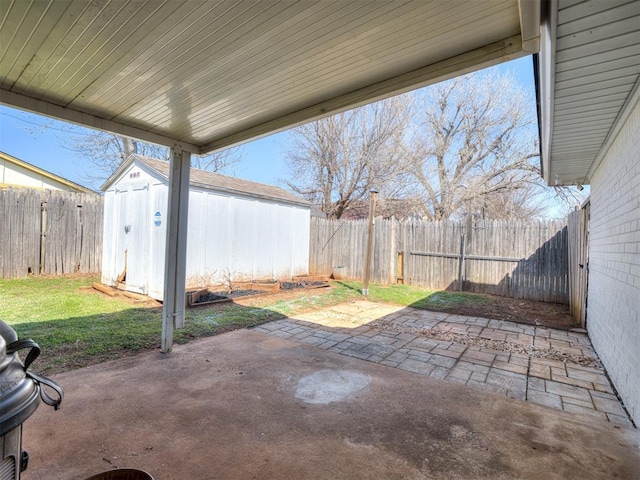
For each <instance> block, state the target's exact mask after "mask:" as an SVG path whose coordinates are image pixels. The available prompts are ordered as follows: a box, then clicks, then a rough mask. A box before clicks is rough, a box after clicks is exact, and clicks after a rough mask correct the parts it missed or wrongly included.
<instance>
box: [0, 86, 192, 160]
mask: <svg viewBox="0 0 640 480" xmlns="http://www.w3.org/2000/svg"><path fill="white" fill-rule="evenodd" d="M0 103H1V104H4V105H7V106H10V107H15V108H19V109H21V110H26V111H29V112H33V113H38V114H40V115H44V116H47V117H51V118H55V119H57V120H64V121H67V122H71V123H75V124H76V125H80V126H82V127H87V128H93V129H96V130H102V131H104V132H109V133H113V134H115V135H122V136H124V137H130V138H135V139H137V140H142V141H144V142H149V143H155V144H158V145H164V146H167V147H170V148H177V149H179V150H184V151H187V152H191V153H196V154H199V153H200V147H199V146H197V145H193V144H190V143H185V142H181V141H179V140H176V139H174V138H171V137H167V136H164V135H159V134H156V133H151V132H148V131H146V130H143V129H141V128H137V127H133V126H130V125H125V124H123V123H119V122H114V121H113V120H107V119H105V118H100V117H97V116H95V115H91V114H89V113H85V112H81V111H79V110H74V109H72V108H68V107H62V106H60V105H55V104H53V103H50V102H46V101H44V100H38V99H36V98H33V97H28V96H26V95H21V94H19V93H15V92H9V91H7V90H0Z"/></svg>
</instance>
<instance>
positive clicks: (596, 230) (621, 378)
mask: <svg viewBox="0 0 640 480" xmlns="http://www.w3.org/2000/svg"><path fill="white" fill-rule="evenodd" d="M589 228H590V230H589V287H588V288H589V293H588V307H587V329H588V330H589V336H590V338H591V341H592V342H593V345H594V347H595V349H596V351H597V352H598V355H599V356H600V358H601V359H602V361H603V362H604V365H605V367H606V369H607V371H608V373H609V376H610V377H611V379H612V380H613V383H614V384H615V386H616V388H617V389H618V392H619V394H620V396H621V397H622V400H623V401H624V403H625V405H626V407H627V409H628V410H629V412H630V413H631V416H632V417H633V419H634V421H635V422H636V424H640V105H638V104H637V105H636V106H635V108H634V110H633V112H632V113H631V115H630V116H629V118H628V120H627V121H626V123H625V125H624V127H623V128H622V130H621V131H620V133H619V135H618V137H617V138H616V140H615V141H614V143H613V145H612V147H611V149H610V150H609V152H608V153H607V155H606V157H605V159H604V160H603V162H602V163H601V165H600V166H599V167H598V169H597V171H596V172H595V174H594V175H593V178H592V181H591V221H590V226H589Z"/></svg>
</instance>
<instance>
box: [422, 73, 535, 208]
mask: <svg viewBox="0 0 640 480" xmlns="http://www.w3.org/2000/svg"><path fill="white" fill-rule="evenodd" d="M416 101H417V102H418V105H419V114H418V116H419V119H420V122H419V126H418V128H416V130H415V137H414V143H413V145H414V148H413V155H414V157H413V161H412V173H413V175H414V177H415V179H416V180H417V183H418V185H419V187H420V188H421V189H422V191H423V210H424V215H425V216H426V217H427V218H429V219H431V220H440V219H444V218H451V217H455V216H461V215H463V214H465V213H481V212H480V211H482V213H483V214H484V215H485V216H486V215H488V216H490V217H493V218H496V217H498V216H499V217H504V216H512V215H515V216H526V215H529V214H532V215H533V214H536V213H537V209H536V208H534V206H533V205H532V203H531V202H532V200H533V198H534V197H535V192H534V190H535V189H540V188H544V186H543V183H542V181H541V179H540V173H539V161H538V155H539V154H538V144H537V135H536V129H535V122H534V121H535V113H534V112H535V110H534V108H533V103H532V102H533V101H532V99H530V98H527V96H526V95H525V94H524V93H523V91H522V90H521V89H520V88H519V87H518V86H517V85H516V84H515V82H513V81H512V80H511V78H510V77H508V76H498V75H497V74H496V73H495V72H491V71H489V72H486V73H480V74H475V75H467V76H464V77H458V78H456V79H453V80H450V81H447V82H443V83H441V84H438V85H435V86H432V87H430V88H428V89H426V90H425V91H424V94H423V95H417V96H416ZM527 102H529V104H527ZM470 210H472V211H473V212H470ZM489 211H491V213H489Z"/></svg>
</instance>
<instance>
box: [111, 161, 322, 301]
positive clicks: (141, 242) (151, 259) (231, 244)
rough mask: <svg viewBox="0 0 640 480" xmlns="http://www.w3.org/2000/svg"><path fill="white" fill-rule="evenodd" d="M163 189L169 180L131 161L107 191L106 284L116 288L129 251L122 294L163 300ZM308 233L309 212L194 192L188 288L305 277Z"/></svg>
mask: <svg viewBox="0 0 640 480" xmlns="http://www.w3.org/2000/svg"><path fill="white" fill-rule="evenodd" d="M167 191H168V189H167V184H166V180H164V179H162V180H160V179H158V178H157V177H154V176H153V175H150V174H149V172H147V171H146V169H145V168H141V167H140V166H139V165H137V164H135V163H134V164H132V166H131V168H129V169H127V170H126V171H124V172H123V173H122V174H121V175H120V177H119V178H118V179H117V180H116V181H115V182H114V183H113V184H112V185H111V187H110V188H109V190H107V192H106V193H105V216H104V218H105V220H104V222H105V223H104V226H105V228H104V247H103V248H104V250H103V252H104V254H103V268H102V282H103V283H105V284H108V285H113V284H115V280H116V278H117V277H118V275H120V274H121V273H122V271H123V270H124V253H125V251H126V252H127V289H128V290H131V291H134V292H141V293H145V294H147V295H149V296H151V297H153V298H156V299H159V300H161V299H162V296H163V285H164V283H163V282H164V260H165V257H164V255H165V244H166V220H167V217H166V215H167ZM156 213H159V215H156ZM157 223H159V224H157ZM125 226H129V228H128V231H125ZM309 227H310V208H309V207H304V206H296V205H292V204H288V203H281V202H277V201H268V200H261V199H255V198H249V197H245V196H241V195H231V194H228V193H221V192H215V191H211V190H205V189H200V188H194V187H192V188H191V190H190V194H189V223H188V233H187V266H186V267H187V274H186V280H187V286H188V287H200V286H208V285H216V284H221V283H223V282H224V281H225V280H226V279H227V278H228V277H229V276H231V279H232V280H233V281H241V280H262V279H289V278H291V277H292V276H293V275H304V274H307V273H308V272H309Z"/></svg>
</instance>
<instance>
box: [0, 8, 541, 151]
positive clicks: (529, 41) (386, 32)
mask: <svg viewBox="0 0 640 480" xmlns="http://www.w3.org/2000/svg"><path fill="white" fill-rule="evenodd" d="M539 19H540V12H539V0H520V1H518V0H470V1H469V0H447V1H444V0H431V1H429V0H417V1H400V0H388V1H382V0H377V1H363V0H352V1H345V0H337V1H330V0H322V1H308V0H306V1H292V0H288V1H266V0H265V1H259V2H258V1H195V0H192V1H184V2H181V1H176V0H169V1H159V0H152V1H143V0H137V1H136V0H130V1H124V0H117V1H108V0H103V1H87V0H78V1H71V0H67V1H65V0H53V1H45V0H35V1H28V0H0V102H1V103H3V104H6V105H10V106H14V107H17V108H20V109H24V110H29V111H34V112H38V113H41V114H45V115H49V116H52V117H56V118H60V119H64V120H68V121H72V122H75V123H79V124H82V125H86V126H89V127H93V128H98V129H102V130H106V131H111V132H113V133H118V134H123V135H127V136H130V137H134V138H138V139H142V140H147V141H151V142H155V143H160V144H164V145H169V146H176V147H178V148H182V149H184V150H188V151H190V152H193V153H206V152H209V151H214V150H218V149H221V148H224V147H227V146H230V145H234V144H238V143H241V142H244V141H247V140H249V139H252V138H257V137H260V136H264V135H266V134H269V133H273V132H276V131H280V130H284V129H286V128H289V127H291V126H294V125H299V124H301V123H304V122H306V121H309V120H312V119H316V118H320V117H322V116H326V115H327V114H329V113H333V112H336V111H340V110H344V109H346V108H348V107H351V106H355V105H358V104H363V103H367V102H370V101H372V100H375V99H379V98H384V97H387V96H390V95H391V94H394V93H399V92H402V91H407V90H410V89H412V88H416V87H419V86H423V85H427V84H431V83H435V82H437V81H441V80H444V79H446V78H450V77H453V76H455V75H459V74H462V73H466V72H469V71H472V70H477V69H479V68H483V67H486V66H489V65H493V64H496V63H499V62H502V61H505V60H510V59H513V58H517V57H519V56H522V55H526V54H528V53H530V52H534V51H537V49H538V44H539ZM525 50H528V51H525Z"/></svg>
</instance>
